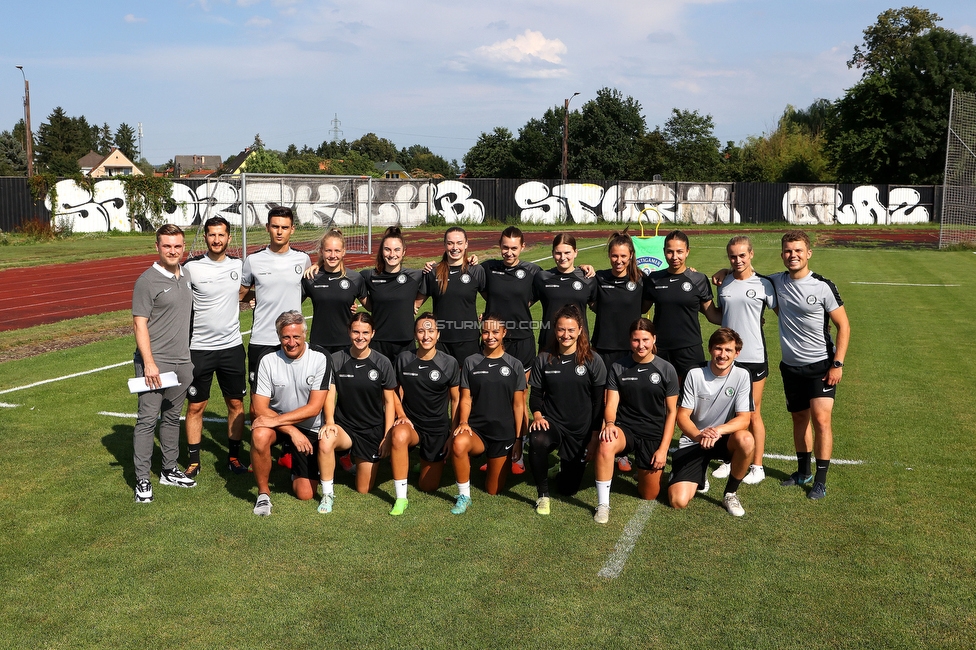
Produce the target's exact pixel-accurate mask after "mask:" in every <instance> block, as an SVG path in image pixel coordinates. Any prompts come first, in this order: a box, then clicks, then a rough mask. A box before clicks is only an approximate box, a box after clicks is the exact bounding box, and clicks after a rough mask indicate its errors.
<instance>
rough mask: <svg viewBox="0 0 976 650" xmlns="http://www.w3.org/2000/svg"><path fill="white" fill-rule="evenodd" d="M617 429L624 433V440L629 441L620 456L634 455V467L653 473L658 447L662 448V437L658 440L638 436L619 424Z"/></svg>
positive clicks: (657, 438)
mask: <svg viewBox="0 0 976 650" xmlns="http://www.w3.org/2000/svg"><path fill="white" fill-rule="evenodd" d="M617 428H618V429H620V430H621V431H623V432H624V440H626V441H627V446H626V447H624V450H623V451H622V452H620V455H621V456H628V455H630V454H633V455H634V466H635V467H637V469H645V470H647V471H653V460H654V454H655V452H657V450H658V447H660V446H661V438H660V436H658V437H656V438H647V437H644V436H636V435H634V434H633V433H631V432H630V430H629V429H628V428H626V427H622V426H620V424H619V423H618V424H617Z"/></svg>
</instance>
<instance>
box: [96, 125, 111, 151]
mask: <svg viewBox="0 0 976 650" xmlns="http://www.w3.org/2000/svg"><path fill="white" fill-rule="evenodd" d="M114 146H115V137H114V136H113V135H112V128H111V127H110V126H109V125H108V122H105V123H104V124H102V128H100V129H99V130H98V141H97V143H96V146H95V151H97V152H98V153H100V154H102V155H103V156H107V155H108V153H109V152H110V151H111V150H112V147H114Z"/></svg>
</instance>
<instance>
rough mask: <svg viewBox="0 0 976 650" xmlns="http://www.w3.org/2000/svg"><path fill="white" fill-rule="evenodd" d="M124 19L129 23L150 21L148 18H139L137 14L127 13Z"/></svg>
mask: <svg viewBox="0 0 976 650" xmlns="http://www.w3.org/2000/svg"><path fill="white" fill-rule="evenodd" d="M122 20H124V21H125V22H127V23H144V22H148V21H147V19H146V18H138V17H137V16H136V15H135V14H126V15H125V18H123V19H122Z"/></svg>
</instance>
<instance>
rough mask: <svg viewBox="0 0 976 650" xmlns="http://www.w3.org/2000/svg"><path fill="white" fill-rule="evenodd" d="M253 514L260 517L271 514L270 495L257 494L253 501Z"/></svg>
mask: <svg viewBox="0 0 976 650" xmlns="http://www.w3.org/2000/svg"><path fill="white" fill-rule="evenodd" d="M254 514H256V515H258V516H260V517H267V516H269V515H271V497H269V496H268V495H267V494H263V493H262V494H259V495H258V500H257V501H256V502H255V503H254Z"/></svg>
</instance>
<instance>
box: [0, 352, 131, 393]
mask: <svg viewBox="0 0 976 650" xmlns="http://www.w3.org/2000/svg"><path fill="white" fill-rule="evenodd" d="M129 363H132V361H131V360H130V361H123V362H122V363H116V364H112V365H111V366H102V367H101V368H95V369H94V370H85V371H84V372H75V373H72V374H70V375H64V376H63V377H55V378H54V379H44V380H42V381H35V382H34V383H33V384H27V385H26V386H17V387H16V388H7V389H6V390H0V395H3V394H4V393H13V392H15V391H18V390H25V389H27V388H34V387H35V386H43V385H44V384H50V383H53V382H56V381H64V380H65V379H74V378H75V377H81V376H83V375H90V374H92V373H94V372H101V371H103V370H111V369H112V368H119V367H121V366H124V365H126V364H129Z"/></svg>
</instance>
